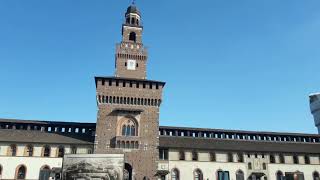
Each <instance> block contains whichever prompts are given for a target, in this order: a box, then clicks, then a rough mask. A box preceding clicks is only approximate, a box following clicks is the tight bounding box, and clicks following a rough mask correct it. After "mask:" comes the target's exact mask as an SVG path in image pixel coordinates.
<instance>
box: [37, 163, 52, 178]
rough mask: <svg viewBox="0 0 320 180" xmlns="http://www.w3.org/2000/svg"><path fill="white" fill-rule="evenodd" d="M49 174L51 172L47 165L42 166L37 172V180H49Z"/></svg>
mask: <svg viewBox="0 0 320 180" xmlns="http://www.w3.org/2000/svg"><path fill="white" fill-rule="evenodd" d="M50 172H51V170H50V167H49V166H48V165H44V166H42V167H41V168H40V171H39V179H49V178H50Z"/></svg>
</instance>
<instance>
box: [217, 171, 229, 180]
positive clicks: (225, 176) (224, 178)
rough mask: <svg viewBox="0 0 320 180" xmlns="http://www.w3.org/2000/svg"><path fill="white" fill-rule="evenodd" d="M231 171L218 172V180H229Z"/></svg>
mask: <svg viewBox="0 0 320 180" xmlns="http://www.w3.org/2000/svg"><path fill="white" fill-rule="evenodd" d="M229 179H230V176H229V171H221V170H220V171H218V180H229Z"/></svg>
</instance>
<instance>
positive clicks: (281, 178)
mask: <svg viewBox="0 0 320 180" xmlns="http://www.w3.org/2000/svg"><path fill="white" fill-rule="evenodd" d="M276 177H277V178H276V179H277V180H283V173H282V172H281V171H278V172H277V174H276Z"/></svg>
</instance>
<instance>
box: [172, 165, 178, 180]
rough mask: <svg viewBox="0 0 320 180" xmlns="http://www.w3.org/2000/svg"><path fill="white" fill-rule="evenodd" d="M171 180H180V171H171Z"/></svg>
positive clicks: (175, 169)
mask: <svg viewBox="0 0 320 180" xmlns="http://www.w3.org/2000/svg"><path fill="white" fill-rule="evenodd" d="M171 180H180V171H179V169H178V168H173V169H172V170H171Z"/></svg>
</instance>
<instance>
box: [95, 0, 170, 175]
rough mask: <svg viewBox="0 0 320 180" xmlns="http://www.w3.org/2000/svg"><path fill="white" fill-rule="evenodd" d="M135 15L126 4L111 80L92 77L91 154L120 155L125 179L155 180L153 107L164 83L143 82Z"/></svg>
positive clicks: (143, 51) (156, 136) (156, 122)
mask: <svg viewBox="0 0 320 180" xmlns="http://www.w3.org/2000/svg"><path fill="white" fill-rule="evenodd" d="M142 30H143V27H142V25H141V15H140V12H139V11H138V9H137V7H136V6H135V5H134V4H132V5H131V6H129V7H128V9H127V12H126V13H125V22H124V24H123V25H122V41H121V43H119V44H117V46H116V55H115V64H116V69H115V76H111V77H95V82H96V93H97V94H96V95H97V104H98V117H97V125H96V138H95V150H94V151H95V153H97V154H105V153H111V154H124V155H125V162H126V164H125V176H126V177H127V178H126V179H129V180H131V179H139V180H144V179H146V180H149V179H150V180H151V179H155V178H156V177H155V174H156V170H157V161H158V158H159V156H158V153H159V152H158V146H159V108H160V104H161V101H162V89H163V87H164V85H165V83H164V82H160V81H153V80H147V79H146V69H147V59H148V55H147V50H146V48H145V47H144V46H143V43H142Z"/></svg>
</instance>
